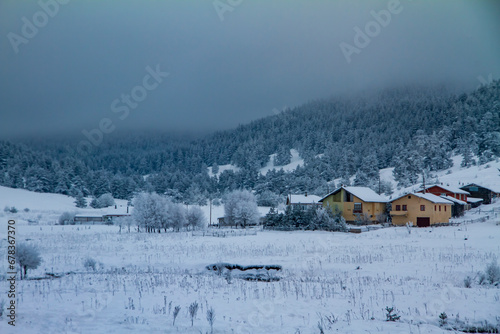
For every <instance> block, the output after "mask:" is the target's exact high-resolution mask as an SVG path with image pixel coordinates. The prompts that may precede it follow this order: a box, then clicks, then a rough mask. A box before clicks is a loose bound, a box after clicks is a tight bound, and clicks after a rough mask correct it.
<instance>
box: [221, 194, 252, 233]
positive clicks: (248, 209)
mask: <svg viewBox="0 0 500 334" xmlns="http://www.w3.org/2000/svg"><path fill="white" fill-rule="evenodd" d="M224 214H225V220H226V224H228V225H236V226H238V225H240V226H243V227H245V226H246V225H255V224H258V222H259V211H258V209H257V202H256V200H255V196H254V195H253V194H252V193H251V192H249V191H248V190H235V191H233V192H231V193H229V194H227V195H226V196H225V199H224Z"/></svg>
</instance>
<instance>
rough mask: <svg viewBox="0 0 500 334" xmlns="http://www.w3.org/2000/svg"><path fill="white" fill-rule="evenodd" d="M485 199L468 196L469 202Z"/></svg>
mask: <svg viewBox="0 0 500 334" xmlns="http://www.w3.org/2000/svg"><path fill="white" fill-rule="evenodd" d="M482 201H484V199H482V198H476V197H467V202H468V203H479V202H482Z"/></svg>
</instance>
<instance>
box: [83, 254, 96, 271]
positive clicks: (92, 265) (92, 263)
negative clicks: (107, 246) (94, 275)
mask: <svg viewBox="0 0 500 334" xmlns="http://www.w3.org/2000/svg"><path fill="white" fill-rule="evenodd" d="M96 265H97V262H96V260H94V259H93V258H91V257H88V258H86V259H85V261H83V266H84V267H85V269H87V270H90V269H92V271H95V270H96Z"/></svg>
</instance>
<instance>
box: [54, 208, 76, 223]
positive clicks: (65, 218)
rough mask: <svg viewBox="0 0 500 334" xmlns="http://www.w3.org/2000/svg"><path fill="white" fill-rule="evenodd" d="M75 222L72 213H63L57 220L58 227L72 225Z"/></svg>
mask: <svg viewBox="0 0 500 334" xmlns="http://www.w3.org/2000/svg"><path fill="white" fill-rule="evenodd" d="M74 221H75V213H74V212H67V211H66V212H63V213H62V214H61V215H60V216H59V219H58V222H59V225H67V224H73V223H74Z"/></svg>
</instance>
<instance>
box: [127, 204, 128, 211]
mask: <svg viewBox="0 0 500 334" xmlns="http://www.w3.org/2000/svg"><path fill="white" fill-rule="evenodd" d="M127 213H128V205H127Z"/></svg>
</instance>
